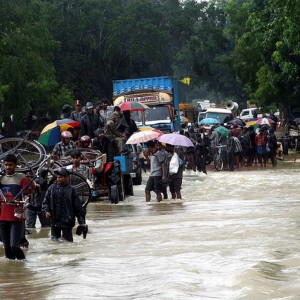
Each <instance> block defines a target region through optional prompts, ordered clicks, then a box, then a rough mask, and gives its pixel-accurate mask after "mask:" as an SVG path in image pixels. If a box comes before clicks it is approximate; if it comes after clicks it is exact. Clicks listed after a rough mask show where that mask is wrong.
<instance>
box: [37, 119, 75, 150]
mask: <svg viewBox="0 0 300 300" xmlns="http://www.w3.org/2000/svg"><path fill="white" fill-rule="evenodd" d="M79 126H80V123H79V122H76V121H74V120H72V119H62V120H56V121H54V122H52V123H50V124H48V125H46V126H45V127H44V128H43V130H42V132H41V135H40V137H39V139H38V141H39V142H40V143H41V144H43V145H44V146H53V145H55V144H56V143H58V142H60V141H61V132H62V131H65V130H68V129H69V128H74V127H79Z"/></svg>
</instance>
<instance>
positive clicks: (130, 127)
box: [123, 110, 138, 138]
mask: <svg viewBox="0 0 300 300" xmlns="http://www.w3.org/2000/svg"><path fill="white" fill-rule="evenodd" d="M123 119H124V121H125V122H126V124H127V129H126V134H127V137H128V138H129V137H130V136H131V135H132V134H133V133H134V132H136V131H138V128H137V126H136V123H135V121H134V120H133V119H131V112H130V110H124V111H123Z"/></svg>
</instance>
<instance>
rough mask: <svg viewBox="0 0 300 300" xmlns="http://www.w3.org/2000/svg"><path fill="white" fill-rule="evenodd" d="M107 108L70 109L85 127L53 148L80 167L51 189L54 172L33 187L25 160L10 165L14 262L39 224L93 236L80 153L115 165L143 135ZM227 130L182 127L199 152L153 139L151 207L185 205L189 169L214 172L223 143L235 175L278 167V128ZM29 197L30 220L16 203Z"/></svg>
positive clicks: (2, 225) (8, 246)
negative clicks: (76, 177)
mask: <svg viewBox="0 0 300 300" xmlns="http://www.w3.org/2000/svg"><path fill="white" fill-rule="evenodd" d="M107 104H108V103H104V102H97V103H96V104H95V105H94V104H93V103H91V102H88V103H87V104H86V105H85V110H84V111H83V110H82V107H81V103H80V101H79V100H77V101H76V102H75V110H73V111H72V110H70V106H64V107H63V114H64V115H63V116H62V117H63V118H65V117H69V118H72V119H73V120H74V121H77V122H80V127H79V131H78V132H77V133H76V132H75V133H74V131H73V132H72V131H71V130H67V131H63V132H62V133H61V141H60V142H58V143H57V144H56V145H55V146H54V148H53V150H52V157H53V159H54V160H60V159H62V158H63V157H64V156H66V155H68V156H71V158H72V163H71V165H70V166H68V167H66V168H59V169H57V170H56V171H55V173H56V181H55V183H54V184H52V185H51V186H49V185H48V182H47V174H46V173H45V171H44V170H43V169H41V170H40V171H39V174H38V176H37V177H36V179H35V180H31V181H30V180H29V178H28V177H26V176H25V175H24V174H21V173H17V172H16V166H17V158H16V157H15V156H14V155H12V154H8V155H7V157H6V158H5V159H4V173H3V174H2V175H1V177H0V184H1V186H0V191H1V195H0V197H1V206H0V239H1V241H2V242H3V245H4V249H5V256H6V257H7V258H9V259H25V255H24V252H23V251H22V249H21V246H22V245H23V246H24V245H25V246H26V242H27V246H28V241H27V240H26V238H25V230H26V228H35V226H36V220H37V218H39V221H40V224H41V227H50V228H51V237H52V238H53V239H59V238H61V237H63V238H64V239H65V240H67V241H70V242H72V241H73V236H72V228H73V227H74V226H75V219H76V218H77V220H78V223H79V227H78V228H79V229H78V232H79V233H81V232H83V233H85V234H86V233H87V225H86V223H85V215H86V211H85V209H84V208H83V207H82V206H81V204H80V200H79V197H78V195H77V193H76V190H75V188H73V187H72V186H71V185H70V178H69V171H73V172H78V173H80V174H82V175H83V176H84V177H86V178H89V176H90V175H91V173H90V169H89V167H88V166H86V165H85V164H82V163H81V158H82V156H81V152H80V148H93V149H97V150H99V151H100V152H101V153H102V154H106V157H107V161H108V162H112V161H113V158H114V156H115V155H119V154H121V153H122V152H123V151H124V150H125V142H126V140H127V139H128V138H129V137H130V136H131V135H132V134H133V133H134V132H136V131H137V130H138V128H137V126H136V124H135V122H134V120H132V119H131V114H130V111H123V112H121V111H120V108H119V107H114V109H113V111H111V112H110V113H109V112H108V110H107ZM223 125H224V126H225V124H223ZM225 129H226V130H225V131H223V132H220V131H218V130H217V128H216V126H211V127H210V128H209V129H207V128H205V127H203V126H200V125H198V124H193V125H192V126H190V127H189V128H188V129H186V130H184V128H182V129H181V130H180V132H179V134H182V135H185V136H186V137H188V138H190V140H191V141H193V143H194V147H180V146H176V147H175V146H174V145H170V144H162V143H160V142H158V141H157V140H151V141H148V142H147V143H146V144H145V145H144V146H146V147H145V148H144V151H143V152H142V156H143V158H144V159H145V160H146V161H148V164H149V166H150V173H149V178H148V181H147V183H146V186H145V200H146V202H149V201H151V192H154V193H155V195H156V200H157V201H158V202H161V201H163V199H168V192H169V193H170V194H171V198H172V199H181V198H182V195H181V189H182V180H183V174H184V173H183V171H184V170H185V169H190V170H193V171H198V172H203V173H205V174H207V164H208V163H209V162H210V161H212V160H213V157H214V156H215V155H216V153H217V151H218V149H219V148H218V147H219V146H220V145H221V146H222V147H223V148H222V149H223V152H222V155H223V159H224V161H225V162H226V165H227V170H228V171H234V170H235V168H238V167H239V166H241V165H243V166H246V167H251V166H253V165H255V164H257V163H258V164H259V165H260V166H261V167H262V168H265V167H266V164H267V160H268V159H270V160H271V163H272V166H273V167H276V154H277V150H278V144H277V138H276V136H275V133H274V128H273V127H272V126H266V125H262V126H259V127H258V128H257V129H256V130H255V129H254V126H238V125H237V124H232V125H230V126H228V127H227V128H225ZM275 129H276V128H275ZM168 189H169V190H168ZM29 194H31V196H32V197H31V200H30V202H29V203H28V205H27V208H26V215H25V212H24V210H23V209H22V206H21V205H19V204H15V203H9V201H11V200H13V201H20V200H22V199H24V196H26V195H29ZM4 200H5V201H4ZM24 241H25V242H24Z"/></svg>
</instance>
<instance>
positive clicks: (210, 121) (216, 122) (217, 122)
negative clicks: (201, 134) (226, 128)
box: [199, 118, 220, 125]
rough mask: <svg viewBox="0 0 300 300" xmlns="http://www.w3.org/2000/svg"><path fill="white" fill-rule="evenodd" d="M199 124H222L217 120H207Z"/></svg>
mask: <svg viewBox="0 0 300 300" xmlns="http://www.w3.org/2000/svg"><path fill="white" fill-rule="evenodd" d="M199 124H207V125H210V124H220V121H219V120H217V119H215V118H205V119H203V120H201V121H200V122H199Z"/></svg>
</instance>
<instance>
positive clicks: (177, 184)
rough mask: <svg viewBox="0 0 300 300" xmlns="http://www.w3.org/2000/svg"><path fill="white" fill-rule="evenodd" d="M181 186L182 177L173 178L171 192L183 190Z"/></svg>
mask: <svg viewBox="0 0 300 300" xmlns="http://www.w3.org/2000/svg"><path fill="white" fill-rule="evenodd" d="M181 186H182V178H174V179H171V181H170V185H169V187H170V192H171V193H175V192H179V191H180V190H181Z"/></svg>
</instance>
